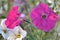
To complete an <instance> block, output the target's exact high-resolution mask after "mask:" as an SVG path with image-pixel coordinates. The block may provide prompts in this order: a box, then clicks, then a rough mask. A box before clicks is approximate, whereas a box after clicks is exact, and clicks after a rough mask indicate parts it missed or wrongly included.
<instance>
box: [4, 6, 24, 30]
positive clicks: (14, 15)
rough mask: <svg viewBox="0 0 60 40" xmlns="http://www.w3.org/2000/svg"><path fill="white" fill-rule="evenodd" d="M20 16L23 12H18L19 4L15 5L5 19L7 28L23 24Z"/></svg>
mask: <svg viewBox="0 0 60 40" xmlns="http://www.w3.org/2000/svg"><path fill="white" fill-rule="evenodd" d="M20 16H21V13H18V6H14V7H13V8H12V9H11V10H10V11H9V12H8V16H7V20H6V21H5V24H6V26H7V28H10V29H13V28H15V27H16V26H17V25H19V24H21V22H22V21H23V20H22V19H21V18H20Z"/></svg>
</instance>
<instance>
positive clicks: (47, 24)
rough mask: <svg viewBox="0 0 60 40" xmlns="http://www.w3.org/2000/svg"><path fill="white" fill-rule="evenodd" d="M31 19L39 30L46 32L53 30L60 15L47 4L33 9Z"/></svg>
mask: <svg viewBox="0 0 60 40" xmlns="http://www.w3.org/2000/svg"><path fill="white" fill-rule="evenodd" d="M30 18H31V20H32V23H33V24H34V25H35V26H36V27H37V28H38V29H40V30H43V31H45V32H49V31H50V30H52V29H53V28H54V26H55V24H56V22H57V21H58V15H57V14H56V13H55V12H54V11H52V9H51V8H49V6H48V5H47V4H45V3H41V4H39V5H38V6H36V7H35V8H34V9H32V11H31V14H30Z"/></svg>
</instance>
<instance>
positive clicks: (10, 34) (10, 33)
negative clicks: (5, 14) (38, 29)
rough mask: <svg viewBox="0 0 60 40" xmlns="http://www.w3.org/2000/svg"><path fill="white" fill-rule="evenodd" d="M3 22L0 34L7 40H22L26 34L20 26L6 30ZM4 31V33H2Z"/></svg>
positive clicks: (3, 21)
mask: <svg viewBox="0 0 60 40" xmlns="http://www.w3.org/2000/svg"><path fill="white" fill-rule="evenodd" d="M5 20H6V19H3V20H2V21H1V26H0V34H2V36H3V37H4V39H7V40H22V39H23V38H25V37H26V34H27V32H26V31H25V30H23V29H22V28H21V27H20V26H17V27H15V28H14V29H8V28H6V25H5ZM4 30H5V31H6V33H5V32H4Z"/></svg>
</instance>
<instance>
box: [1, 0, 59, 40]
mask: <svg viewBox="0 0 60 40" xmlns="http://www.w3.org/2000/svg"><path fill="white" fill-rule="evenodd" d="M40 2H45V3H47V4H48V5H49V7H51V8H52V10H53V11H54V12H56V13H57V14H58V15H60V3H59V2H60V0H21V1H20V4H19V6H20V10H19V11H20V12H22V13H24V14H26V19H27V21H29V22H31V20H30V18H29V14H30V11H31V9H33V8H34V7H35V6H37V5H38V4H39V3H40ZM13 3H14V0H0V22H1V19H4V18H6V16H7V14H8V12H9V10H10V9H11V8H12V6H13ZM21 27H22V28H23V29H24V30H26V31H27V32H28V34H27V37H26V39H25V40H60V21H58V23H57V24H56V26H55V28H54V29H53V30H52V31H51V32H49V33H45V32H44V31H41V30H38V29H37V28H35V27H34V25H32V23H27V22H24V23H22V25H21ZM0 40H4V39H3V37H2V36H1V35H0Z"/></svg>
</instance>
